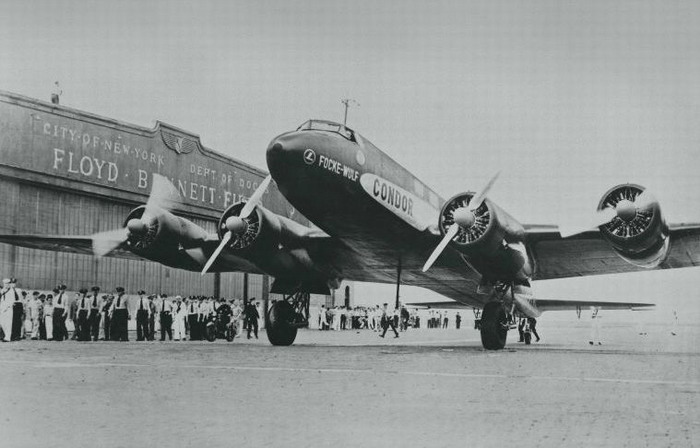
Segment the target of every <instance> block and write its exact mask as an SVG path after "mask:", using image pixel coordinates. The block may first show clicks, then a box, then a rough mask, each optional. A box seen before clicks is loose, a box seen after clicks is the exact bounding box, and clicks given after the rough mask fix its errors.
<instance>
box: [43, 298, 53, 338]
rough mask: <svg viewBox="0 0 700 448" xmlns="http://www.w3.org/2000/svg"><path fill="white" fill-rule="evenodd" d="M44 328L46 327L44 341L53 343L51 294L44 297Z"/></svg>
mask: <svg viewBox="0 0 700 448" xmlns="http://www.w3.org/2000/svg"><path fill="white" fill-rule="evenodd" d="M44 326H45V327H46V339H47V340H49V341H53V294H49V295H47V296H46V303H44Z"/></svg>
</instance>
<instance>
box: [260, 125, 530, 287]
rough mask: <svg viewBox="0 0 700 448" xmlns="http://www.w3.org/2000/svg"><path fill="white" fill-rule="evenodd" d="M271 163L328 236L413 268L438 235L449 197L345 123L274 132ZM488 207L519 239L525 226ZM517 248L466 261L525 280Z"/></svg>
mask: <svg viewBox="0 0 700 448" xmlns="http://www.w3.org/2000/svg"><path fill="white" fill-rule="evenodd" d="M316 127H327V128H328V129H330V130H326V129H315V128H316ZM333 129H335V130H336V131H333ZM267 163H268V168H269V170H270V173H271V174H272V177H273V178H274V179H275V181H276V182H277V185H278V187H279V189H280V191H281V192H282V194H283V195H284V196H285V197H286V198H287V200H289V202H290V203H292V205H294V207H296V208H297V209H298V210H299V211H300V212H301V213H303V214H304V215H305V216H306V217H307V218H309V219H310V220H311V221H313V222H314V224H316V225H317V226H318V227H320V228H321V229H323V230H324V231H325V232H327V233H328V234H330V235H333V236H337V237H339V238H341V239H343V238H345V239H350V240H352V241H353V244H355V245H371V246H372V249H373V252H374V253H380V254H385V255H386V257H387V258H389V259H392V258H393V259H394V260H397V259H398V258H401V260H402V263H403V267H404V268H405V269H408V270H412V271H414V272H417V271H418V270H419V269H420V266H422V263H423V262H424V261H425V259H426V258H427V256H428V255H429V254H430V252H431V251H432V249H433V248H434V247H435V245H436V244H437V241H439V238H440V233H439V230H438V229H437V218H438V216H439V213H440V208H441V206H442V205H443V204H444V202H445V201H444V200H443V199H442V198H440V197H439V196H438V195H437V194H436V193H435V192H433V191H432V190H431V189H429V188H428V187H427V186H426V185H425V184H424V183H422V182H421V181H420V180H419V179H417V178H416V177H415V176H414V175H413V174H411V173H410V172H409V171H408V170H406V169H405V168H404V167H402V166H401V165H400V164H398V163H397V162H396V161H394V160H393V159H392V158H390V157H389V156H388V155H386V154H385V153H383V152H382V151H381V150H379V149H378V148H377V147H376V146H374V145H373V144H372V143H370V142H369V141H368V140H366V139H364V138H363V137H362V136H360V135H359V134H357V133H355V132H353V131H351V130H349V129H347V128H345V127H344V126H342V125H338V124H335V123H330V122H320V121H310V122H307V123H305V124H304V125H302V126H301V127H300V128H299V129H298V130H297V131H293V132H288V133H285V134H282V135H280V136H278V137H276V138H275V139H273V141H272V142H271V143H270V145H269V147H268V150H267ZM490 206H491V207H492V208H493V209H494V210H495V212H496V213H498V216H499V221H500V222H501V224H502V225H503V226H505V227H506V228H507V229H508V230H509V231H510V233H509V234H510V235H511V240H512V239H513V238H515V239H516V240H519V241H509V243H510V242H512V243H522V238H521V237H520V236H521V235H522V226H521V225H520V224H519V223H518V222H517V221H516V220H515V219H513V218H512V217H511V216H510V215H508V214H507V213H506V212H505V211H503V210H502V209H500V208H498V207H497V206H496V205H495V204H493V203H490ZM512 235H515V237H513V236H512ZM523 248H524V245H523ZM513 253H515V252H514V251H512V250H510V249H509V248H508V247H506V248H505V249H504V250H503V251H496V252H494V251H488V253H486V252H479V251H478V250H477V251H476V252H474V253H472V254H468V255H467V256H463V260H464V263H463V264H464V265H465V269H469V268H467V266H469V267H471V270H473V271H477V272H478V273H479V274H480V275H481V276H485V277H487V278H490V279H497V280H504V281H526V280H527V279H528V278H529V277H530V276H531V274H532V269H531V264H530V263H529V262H527V261H528V258H529V257H527V256H525V257H524V259H525V260H526V262H525V263H522V261H521V260H522V259H523V257H522V256H519V255H518V254H517V253H516V257H515V260H516V261H512V259H513ZM430 274H431V273H430V272H428V273H427V275H430ZM434 275H439V272H436V273H435V274H434Z"/></svg>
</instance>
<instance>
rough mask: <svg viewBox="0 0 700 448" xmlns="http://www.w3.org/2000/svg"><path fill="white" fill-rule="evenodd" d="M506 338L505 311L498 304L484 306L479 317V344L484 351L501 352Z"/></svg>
mask: <svg viewBox="0 0 700 448" xmlns="http://www.w3.org/2000/svg"><path fill="white" fill-rule="evenodd" d="M507 336H508V317H507V316H506V310H505V308H503V305H501V304H500V303H498V302H489V303H487V304H486V305H484V312H483V313H482V315H481V344H482V345H483V346H484V348H485V349H486V350H502V349H503V347H505V346H506V337H507Z"/></svg>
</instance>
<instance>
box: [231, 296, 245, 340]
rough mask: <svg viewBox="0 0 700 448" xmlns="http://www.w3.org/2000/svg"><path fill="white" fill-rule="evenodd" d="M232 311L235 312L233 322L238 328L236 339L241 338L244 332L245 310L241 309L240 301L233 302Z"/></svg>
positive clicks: (232, 317)
mask: <svg viewBox="0 0 700 448" xmlns="http://www.w3.org/2000/svg"><path fill="white" fill-rule="evenodd" d="M231 311H232V312H233V315H232V316H231V320H232V321H233V325H235V326H236V337H237V338H240V337H241V333H242V332H243V308H241V305H240V303H239V301H238V300H233V306H231Z"/></svg>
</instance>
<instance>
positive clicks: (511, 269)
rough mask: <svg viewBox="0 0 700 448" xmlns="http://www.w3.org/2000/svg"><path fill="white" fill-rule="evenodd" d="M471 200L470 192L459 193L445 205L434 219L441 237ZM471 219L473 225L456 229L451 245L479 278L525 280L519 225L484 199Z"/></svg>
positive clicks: (526, 267) (526, 270)
mask: <svg viewBox="0 0 700 448" xmlns="http://www.w3.org/2000/svg"><path fill="white" fill-rule="evenodd" d="M473 196H474V193H471V192H467V193H460V194H457V195H455V196H453V197H452V198H450V199H449V200H448V201H447V202H445V205H443V207H442V209H441V210H440V217H439V219H438V228H439V229H440V233H441V234H442V235H445V234H446V233H447V230H448V229H449V228H450V227H451V226H453V225H456V224H455V219H454V212H455V211H456V210H457V209H464V208H466V207H468V205H469V201H471V199H472V197H473ZM473 215H474V218H473V221H472V222H473V224H472V225H471V226H469V227H468V228H465V227H462V226H460V227H459V231H458V232H457V235H456V236H455V237H454V238H453V239H452V242H451V244H452V245H453V246H454V247H456V248H457V250H459V251H460V252H461V253H462V254H463V255H464V257H465V260H466V261H467V262H469V264H471V265H472V266H473V267H475V268H476V269H477V270H479V271H480V272H482V274H485V275H490V276H495V277H497V278H498V279H508V280H510V279H519V278H521V277H522V278H526V277H527V276H528V275H529V272H530V270H531V269H530V267H529V262H528V257H527V253H526V251H525V250H524V246H523V245H522V242H523V241H524V230H523V227H522V225H520V224H519V223H518V222H517V221H516V220H515V219H514V218H512V217H511V216H510V215H509V214H508V213H506V212H505V211H504V210H503V209H501V208H499V207H498V206H497V205H496V204H494V203H493V202H491V201H489V200H488V199H487V200H485V201H484V202H483V203H482V204H481V205H480V206H479V208H478V209H476V210H475V211H474V212H473Z"/></svg>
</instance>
